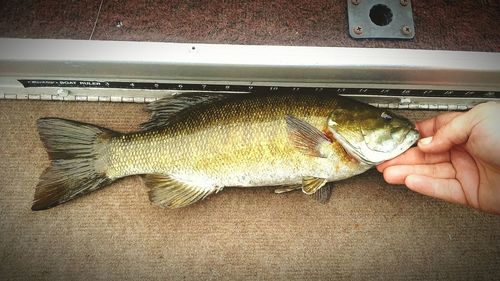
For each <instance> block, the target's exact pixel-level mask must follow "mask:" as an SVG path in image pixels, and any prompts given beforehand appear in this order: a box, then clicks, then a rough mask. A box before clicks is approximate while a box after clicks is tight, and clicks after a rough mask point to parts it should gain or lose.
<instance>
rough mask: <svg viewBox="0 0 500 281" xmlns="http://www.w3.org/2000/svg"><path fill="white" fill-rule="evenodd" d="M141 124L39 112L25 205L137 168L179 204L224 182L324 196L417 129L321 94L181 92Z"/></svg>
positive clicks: (42, 203) (156, 190)
mask: <svg viewBox="0 0 500 281" xmlns="http://www.w3.org/2000/svg"><path fill="white" fill-rule="evenodd" d="M147 109H148V110H149V111H150V112H151V120H150V121H148V122H146V123H144V124H142V130H140V131H138V132H134V133H127V134H121V133H118V132H114V131H112V130H109V129H105V128H101V127H98V126H94V125H91V124H84V123H80V122H76V121H70V120H64V119H59V118H41V119H39V120H38V122H37V125H38V131H39V134H40V138H41V140H42V141H43V143H44V145H45V148H46V150H47V153H48V155H49V158H50V160H51V166H50V167H49V168H48V169H47V170H46V171H45V172H44V173H43V174H42V175H41V176H40V182H39V183H38V185H37V187H36V191H35V198H34V202H33V206H32V209H33V210H44V209H48V208H51V207H54V206H56V205H59V204H61V203H64V202H67V201H69V200H71V199H74V198H76V197H79V196H81V195H84V194H87V193H89V192H91V191H93V190H96V189H98V188H100V187H104V186H107V185H110V184H111V183H112V182H114V181H115V180H117V179H120V178H123V177H127V176H132V175H142V177H143V179H144V182H145V184H146V185H147V186H148V187H149V198H150V200H151V201H152V202H153V203H154V204H156V205H159V206H162V207H169V208H178V207H184V206H187V205H190V204H192V203H194V202H197V201H199V200H201V199H203V198H205V197H207V196H208V195H210V194H213V193H217V192H219V191H220V190H222V189H223V188H224V187H236V186H238V187H257V186H278V187H281V188H279V189H277V190H276V192H277V193H281V192H286V191H291V190H295V189H301V190H302V191H303V192H304V193H305V194H308V195H313V196H315V197H316V198H317V199H318V200H319V201H325V200H326V198H327V197H328V196H329V189H330V188H331V185H330V184H328V183H330V182H334V181H338V180H342V179H346V178H349V177H352V176H355V175H357V174H360V173H363V172H364V171H366V170H368V169H369V168H371V167H373V166H374V165H376V164H378V163H381V162H383V161H385V160H388V159H391V158H394V157H396V156H397V155H399V154H401V153H403V152H404V151H405V150H407V149H408V148H410V147H411V146H412V145H413V144H414V143H415V141H416V140H417V139H418V138H419V134H418V132H417V131H416V130H415V126H414V124H412V123H411V122H410V121H409V120H408V119H406V118H404V117H400V116H397V115H395V114H393V113H391V112H389V111H386V110H382V109H378V108H375V107H373V106H370V105H367V104H364V103H361V102H358V101H354V100H351V99H348V98H345V97H341V96H336V95H326V94H321V93H317V94H299V93H291V94H287V95H285V94H274V95H272V94H253V95H250V94H246V95H238V94H233V95H221V94H206V93H196V94H185V95H180V96H176V97H173V98H166V99H161V100H158V101H156V102H153V103H151V104H149V105H148V106H147Z"/></svg>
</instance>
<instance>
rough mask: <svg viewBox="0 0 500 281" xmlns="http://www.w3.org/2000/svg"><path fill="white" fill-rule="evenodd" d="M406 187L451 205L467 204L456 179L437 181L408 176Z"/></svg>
mask: <svg viewBox="0 0 500 281" xmlns="http://www.w3.org/2000/svg"><path fill="white" fill-rule="evenodd" d="M405 184H406V186H407V187H408V188H409V189H411V190H413V191H415V192H418V193H421V194H424V195H427V196H431V197H434V198H438V199H442V200H445V201H448V202H452V203H458V204H464V205H466V204H467V201H466V200H465V194H464V192H463V190H462V186H461V185H460V182H458V181H457V180H456V179H438V178H433V177H428V176H421V175H409V176H408V177H406V180H405Z"/></svg>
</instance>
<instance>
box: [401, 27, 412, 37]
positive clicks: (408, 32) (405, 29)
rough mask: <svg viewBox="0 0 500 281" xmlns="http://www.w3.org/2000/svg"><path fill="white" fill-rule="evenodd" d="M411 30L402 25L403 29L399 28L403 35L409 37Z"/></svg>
mask: <svg viewBox="0 0 500 281" xmlns="http://www.w3.org/2000/svg"><path fill="white" fill-rule="evenodd" d="M411 32H412V30H411V28H410V27H409V26H407V25H403V27H401V33H403V34H404V35H411Z"/></svg>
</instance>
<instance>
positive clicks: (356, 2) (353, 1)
mask: <svg viewBox="0 0 500 281" xmlns="http://www.w3.org/2000/svg"><path fill="white" fill-rule="evenodd" d="M359 1H360V0H351V3H352V4H353V5H359Z"/></svg>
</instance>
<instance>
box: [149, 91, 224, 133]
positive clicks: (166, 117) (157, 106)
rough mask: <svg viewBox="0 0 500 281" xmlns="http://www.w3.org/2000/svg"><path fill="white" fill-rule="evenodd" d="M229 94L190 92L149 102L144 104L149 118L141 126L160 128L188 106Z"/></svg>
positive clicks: (211, 100)
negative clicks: (149, 115) (149, 114)
mask: <svg viewBox="0 0 500 281" xmlns="http://www.w3.org/2000/svg"><path fill="white" fill-rule="evenodd" d="M229 96H230V95H228V94H208V93H190V94H183V95H178V96H174V97H171V98H163V99H160V100H157V101H154V102H151V103H149V104H148V105H147V106H146V110H147V111H149V112H150V113H151V119H150V120H149V121H148V122H145V123H143V124H141V128H142V129H143V130H150V129H157V128H162V127H164V126H166V125H168V124H169V123H170V122H171V121H172V119H173V117H175V116H177V115H178V114H181V113H182V112H184V110H186V109H188V108H192V107H194V106H199V105H202V104H207V103H210V102H213V101H217V100H221V99H224V98H227V97H229Z"/></svg>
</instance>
